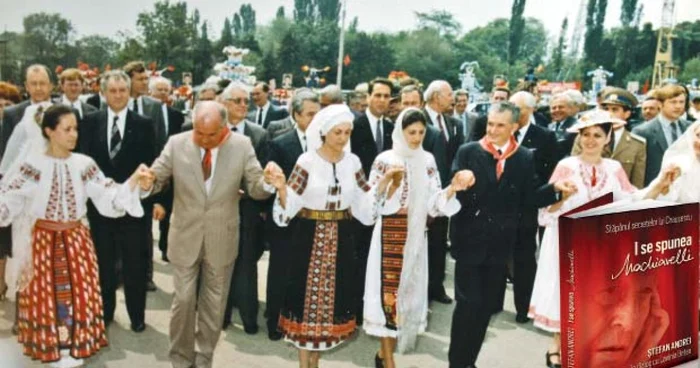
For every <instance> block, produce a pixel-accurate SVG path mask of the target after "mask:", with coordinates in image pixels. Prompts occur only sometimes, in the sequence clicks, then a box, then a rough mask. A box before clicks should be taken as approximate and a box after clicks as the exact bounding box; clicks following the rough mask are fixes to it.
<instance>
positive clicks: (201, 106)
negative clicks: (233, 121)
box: [192, 101, 228, 149]
mask: <svg viewBox="0 0 700 368" xmlns="http://www.w3.org/2000/svg"><path fill="white" fill-rule="evenodd" d="M227 121H228V113H227V111H226V108H225V107H224V105H222V104H220V103H218V102H216V101H200V102H198V103H197V104H196V105H195V106H194V111H192V131H193V134H192V139H193V140H194V143H195V144H196V145H197V146H199V147H201V148H204V149H212V148H215V147H217V146H218V145H219V143H220V142H221V139H222V137H223V133H224V132H225V131H226V128H224V127H225V126H226V122H227Z"/></svg>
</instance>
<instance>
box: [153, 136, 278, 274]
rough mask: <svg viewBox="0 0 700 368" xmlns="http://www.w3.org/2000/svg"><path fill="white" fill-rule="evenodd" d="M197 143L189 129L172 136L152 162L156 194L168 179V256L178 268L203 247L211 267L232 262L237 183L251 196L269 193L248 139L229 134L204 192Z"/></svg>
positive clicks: (262, 196)
mask: <svg viewBox="0 0 700 368" xmlns="http://www.w3.org/2000/svg"><path fill="white" fill-rule="evenodd" d="M201 162H202V157H201V152H200V148H199V147H198V146H196V145H195V144H194V142H193V141H192V132H191V131H190V132H184V133H180V134H177V135H174V136H172V137H171V138H170V139H169V140H168V142H167V143H166V145H165V148H164V149H163V152H162V153H161V154H160V156H159V157H158V158H157V159H156V161H155V162H154V163H153V166H152V167H151V168H152V169H153V171H154V173H155V176H156V180H155V185H154V188H153V191H152V194H155V193H157V192H159V191H161V190H163V188H164V187H165V186H167V185H168V184H169V182H170V179H171V178H172V180H173V190H174V201H173V212H172V217H171V218H170V233H169V234H168V258H170V262H172V263H173V264H175V265H177V266H181V267H190V266H192V265H193V264H194V263H195V262H196V260H197V259H198V257H199V254H200V252H202V248H204V251H203V254H204V260H205V261H206V262H208V263H209V264H211V265H212V266H213V267H217V268H218V267H225V266H228V265H230V264H232V263H233V262H234V261H235V260H236V256H237V255H238V238H239V228H240V225H239V224H240V218H239V201H240V195H239V194H238V191H239V189H241V183H245V187H246V188H245V191H246V193H248V195H250V196H251V197H253V198H255V199H260V200H262V199H265V198H268V197H269V196H270V194H271V193H268V192H266V191H265V189H264V179H263V170H262V168H261V167H260V163H259V162H258V160H257V159H256V158H255V151H254V150H253V146H252V144H251V142H250V139H249V138H247V137H244V136H242V135H239V134H231V135H229V137H228V139H227V140H226V142H224V143H223V144H221V145H220V146H219V151H218V155H217V158H216V166H214V177H213V178H212V180H213V181H212V185H211V190H210V192H209V193H208V194H207V192H206V186H205V183H204V175H203V174H202V165H201Z"/></svg>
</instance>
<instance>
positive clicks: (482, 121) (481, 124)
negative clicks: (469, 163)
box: [467, 115, 488, 142]
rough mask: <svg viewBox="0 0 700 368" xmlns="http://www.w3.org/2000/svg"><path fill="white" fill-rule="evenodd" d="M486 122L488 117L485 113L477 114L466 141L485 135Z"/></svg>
mask: <svg viewBox="0 0 700 368" xmlns="http://www.w3.org/2000/svg"><path fill="white" fill-rule="evenodd" d="M487 122H488V117H487V116H486V115H484V116H479V117H478V118H477V119H476V121H475V122H474V126H473V127H472V131H471V132H470V133H469V138H468V139H467V142H477V141H479V140H480V139H481V138H483V137H484V136H485V135H486V123H487Z"/></svg>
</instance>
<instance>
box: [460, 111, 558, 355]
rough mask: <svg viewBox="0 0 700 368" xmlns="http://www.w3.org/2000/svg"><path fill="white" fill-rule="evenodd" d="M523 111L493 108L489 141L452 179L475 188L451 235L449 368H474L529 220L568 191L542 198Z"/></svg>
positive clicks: (465, 148)
mask: <svg viewBox="0 0 700 368" xmlns="http://www.w3.org/2000/svg"><path fill="white" fill-rule="evenodd" d="M519 116H520V109H519V108H518V107H517V106H515V105H513V104H511V103H509V102H503V103H498V104H494V105H493V106H492V107H491V110H490V111H489V113H488V124H487V128H486V136H485V137H484V138H482V139H481V140H479V141H478V142H469V143H467V144H464V145H462V146H461V147H460V148H459V151H458V152H457V156H456V157H455V161H454V163H453V165H452V172H458V171H460V170H471V171H472V172H473V173H474V176H475V179H476V183H475V185H474V186H472V187H471V188H469V189H468V190H466V191H464V192H460V193H458V194H457V199H458V200H459V201H460V204H461V206H462V208H461V210H460V211H459V212H458V213H457V214H456V215H455V216H454V217H453V218H452V221H453V222H452V226H451V227H450V232H451V239H452V248H451V249H452V256H453V257H454V259H455V260H456V264H455V299H456V301H457V305H456V307H455V309H454V314H453V317H452V327H451V336H450V350H449V361H450V367H475V366H476V360H477V357H478V354H479V351H480V350H481V346H482V344H483V341H484V337H485V335H486V330H487V328H488V325H489V319H490V317H491V314H492V311H493V306H494V305H495V304H496V303H497V302H498V299H499V291H500V290H501V288H502V283H503V282H504V280H503V279H504V271H505V268H506V263H507V261H508V258H509V256H510V254H511V252H512V250H513V247H514V245H515V242H516V241H517V239H518V234H519V230H520V226H521V222H520V218H521V214H523V213H526V212H527V213H530V212H532V211H533V210H534V209H535V208H537V207H541V206H545V205H548V204H551V203H554V202H555V201H556V200H557V198H556V197H557V196H556V195H555V192H556V191H557V190H559V191H560V190H562V189H564V188H568V186H566V185H564V183H559V184H557V185H556V186H555V185H547V186H544V187H542V188H539V189H538V190H535V187H536V186H535V181H534V180H533V179H534V178H535V164H534V159H533V154H532V152H531V151H530V150H528V149H527V148H525V147H521V146H520V145H518V143H517V141H516V140H515V138H514V137H513V133H514V132H516V131H517V130H518V128H519V124H518V122H519Z"/></svg>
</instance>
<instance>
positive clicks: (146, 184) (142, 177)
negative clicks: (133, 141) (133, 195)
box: [129, 164, 155, 191]
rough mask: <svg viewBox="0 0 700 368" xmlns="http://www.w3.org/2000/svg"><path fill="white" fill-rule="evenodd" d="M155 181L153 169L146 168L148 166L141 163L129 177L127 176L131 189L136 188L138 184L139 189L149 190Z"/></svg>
mask: <svg viewBox="0 0 700 368" xmlns="http://www.w3.org/2000/svg"><path fill="white" fill-rule="evenodd" d="M154 181H155V175H154V174H153V171H152V170H151V169H150V168H148V166H146V165H144V164H141V165H139V167H137V168H136V170H135V171H134V173H133V174H131V177H130V178H129V186H130V187H131V190H134V188H136V185H137V184H138V185H139V187H140V188H141V190H143V191H149V190H151V189H152V188H153V182H154Z"/></svg>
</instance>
